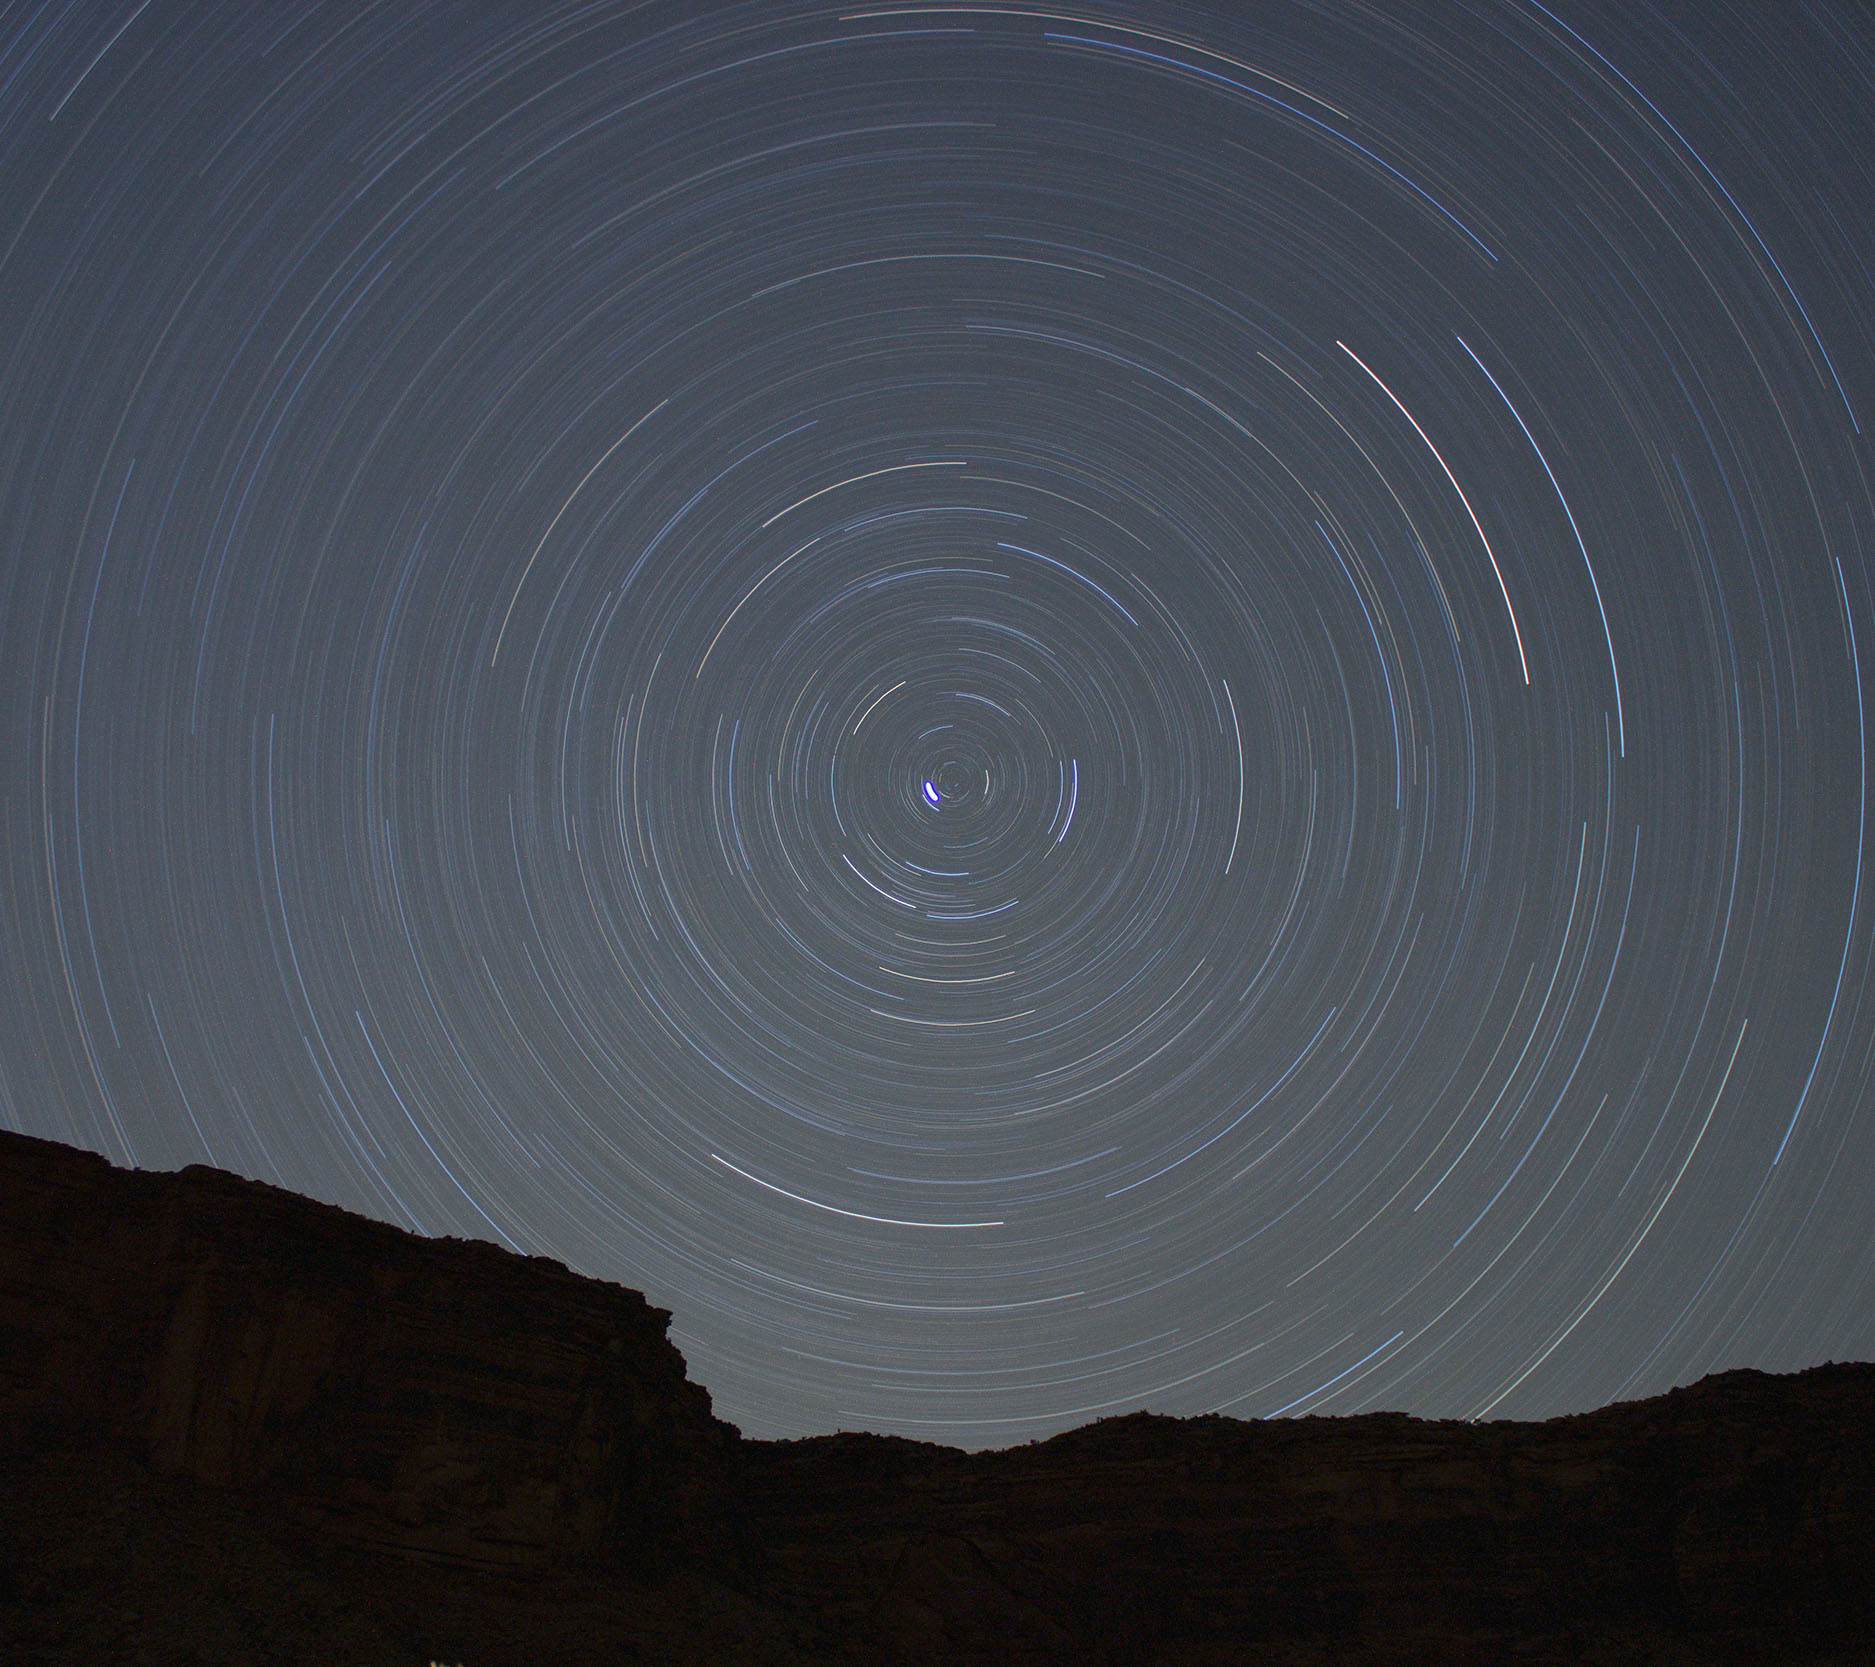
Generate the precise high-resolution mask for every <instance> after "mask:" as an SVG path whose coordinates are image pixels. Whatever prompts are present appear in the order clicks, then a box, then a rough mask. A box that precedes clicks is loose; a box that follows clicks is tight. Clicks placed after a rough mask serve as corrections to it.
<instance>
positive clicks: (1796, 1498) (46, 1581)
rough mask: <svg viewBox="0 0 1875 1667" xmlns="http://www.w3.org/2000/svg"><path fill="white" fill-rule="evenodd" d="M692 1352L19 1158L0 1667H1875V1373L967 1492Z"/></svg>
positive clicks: (134, 1186) (1326, 1427)
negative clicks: (687, 1369) (1072, 1666)
mask: <svg viewBox="0 0 1875 1667" xmlns="http://www.w3.org/2000/svg"><path fill="white" fill-rule="evenodd" d="M667 1320H668V1316H667V1315H665V1314H664V1313H662V1312H661V1311H659V1310H657V1309H653V1308H650V1307H648V1306H647V1305H646V1304H645V1302H644V1300H643V1299H642V1298H641V1297H640V1296H638V1295H637V1294H636V1293H633V1292H630V1291H624V1290H620V1289H618V1288H616V1287H612V1286H607V1285H603V1284H600V1283H598V1282H596V1281H592V1280H587V1279H581V1278H579V1277H577V1276H575V1275H573V1274H571V1273H569V1272H568V1271H567V1270H566V1269H565V1268H562V1267H560V1266H559V1265H558V1264H556V1263H551V1262H543V1261H538V1260H528V1259H524V1258H521V1257H516V1256H511V1255H508V1254H507V1253H505V1252H502V1251H499V1250H496V1249H494V1248H492V1247H490V1246H486V1245H478V1244H465V1243H460V1242H453V1241H430V1240H423V1239H418V1238H414V1237H413V1236H411V1235H409V1234H405V1233H401V1232H399V1231H397V1230H395V1229H393V1228H389V1227H384V1226H381V1225H378V1224H375V1223H371V1222H367V1221H363V1220H360V1219H358V1218H356V1217H352V1216H347V1215H345V1214H343V1213H342V1212H340V1211H336V1210H332V1209H329V1208H326V1207H324V1206H321V1205H317V1204H314V1203H311V1202H309V1201H307V1200H305V1199H301V1198H297V1197H294V1196H293V1195H291V1194H287V1193H282V1192H279V1191H277V1190H275V1189H272V1188H268V1187H263V1186H259V1185H256V1184H254V1183H251V1182H245V1181H240V1180H236V1179H234V1178H233V1177H230V1176H226V1175H220V1174H217V1173H214V1172H210V1171H206V1170H199V1169H197V1170H187V1171H184V1172H183V1173H182V1174H180V1175H176V1176H163V1175H141V1174H126V1173H124V1172H121V1171H118V1170H114V1169H112V1168H111V1167H110V1166H109V1165H108V1164H106V1163H104V1162H103V1160H101V1159H98V1158H95V1157H91V1156H88V1155H86V1154H82V1153H78V1152H74V1151H71V1150H69V1149H67V1148H63V1147H58V1146H52V1145H49V1144H47V1143H45V1142H39V1141H29V1140H25V1139H22V1138H21V1137H18V1136H8V1135H3V1134H0V1659H5V1660H7V1661H9V1662H10V1661H14V1660H18V1661H21V1662H28V1661H31V1662H41V1663H45V1664H46V1667H51V1664H53V1663H60V1664H62V1663H65V1662H79V1661H87V1662H88V1661H95V1660H104V1659H147V1660H151V1661H176V1662H181V1661H185V1660H193V1661H197V1662H212V1661H219V1660H236V1659H239V1660H242V1661H244V1662H245V1661H256V1662H258V1661H263V1660H278V1661H281V1662H283V1663H284V1662H287V1661H294V1662H303V1661H304V1660H306V1659H309V1658H311V1657H321V1658H333V1659H336V1658H338V1656H339V1655H340V1654H343V1655H344V1657H345V1658H346V1659H349V1660H355V1661H358V1662H360V1663H363V1662H366V1661H370V1662H384V1663H387V1664H388V1663H392V1662H410V1663H417V1664H421V1663H422V1662H425V1661H428V1660H431V1659H437V1660H448V1661H450V1662H457V1661H460V1662H462V1663H463V1664H464V1667H506V1664H513V1667H523V1664H526V1667H532V1664H534V1663H537V1662H543V1661H552V1662H554V1663H556V1667H560V1664H571V1663H578V1662H592V1663H601V1662H608V1663H609V1662H624V1661H636V1660H655V1661H662V1662H697V1663H705V1662H707V1663H719V1662H740V1661H746V1662H764V1663H794V1662H814V1663H834V1662H852V1663H871V1662H881V1663H884V1662H898V1663H906V1664H913V1663H940V1662H942V1663H978V1662H980V1663H990V1662H996V1663H1012V1662H1013V1663H1022V1662H1032V1663H1053V1662H1075V1663H1082V1662H1086V1663H1111V1664H1116V1667H1117V1664H1120V1663H1141V1664H1159V1663H1168V1664H1169V1663H1193V1664H1196V1663H1216V1664H1223V1663H1248V1662H1255V1663H1278V1662H1280V1663H1304V1662H1307V1663H1323V1664H1326V1663H1330V1662H1333V1663H1337V1664H1340V1663H1354V1664H1359V1663H1375V1664H1378V1663H1389V1664H1396V1663H1397V1664H1404V1663H1408V1662H1414V1663H1427V1664H1431V1663H1439V1664H1457V1663H1477V1664H1479V1667H1483V1664H1485V1663H1497V1662H1502V1661H1509V1660H1516V1661H1521V1662H1531V1663H1547V1662H1556V1663H1561V1662H1581V1661H1595V1662H1604V1663H1613V1662H1633V1663H1637V1664H1638V1663H1652V1662H1679V1663H1688V1664H1692V1663H1714V1664H1717V1663H1738V1664H1741V1667H1742V1664H1744V1663H1747V1662H1750V1663H1759V1662H1762V1663H1772V1662H1778V1663H1789V1662H1807V1663H1812V1664H1816V1667H1822V1664H1825V1663H1829V1664H1843V1667H1847V1664H1848V1663H1852V1662H1858V1663H1866V1662H1871V1661H1875V1644H1872V1643H1871V1641H1875V1366H1860V1365H1850V1366H1831V1367H1820V1368H1817V1369H1815V1370H1813V1371H1810V1372H1806V1373H1801V1374H1798V1375H1795V1376H1792V1377H1781V1378H1774V1377H1767V1376H1765V1375H1763V1374H1760V1373H1756V1372H1731V1373H1726V1374H1722V1375H1721V1376H1718V1377H1714V1378H1709V1379H1707V1380H1705V1381H1704V1382H1702V1383H1700V1384H1697V1385H1694V1386H1692V1387H1691V1388H1688V1389H1684V1390H1676V1391H1674V1392H1673V1393H1671V1394H1669V1395H1665V1396H1662V1397H1659V1398H1657V1399H1654V1400H1651V1401H1642V1402H1634V1403H1629V1404H1626V1405H1621V1406H1615V1407H1608V1408H1604V1409H1602V1410H1601V1411H1598V1412H1593V1413H1588V1414H1584V1415H1581V1416H1578V1417H1571V1418H1560V1419H1553V1420H1550V1421H1549V1422H1546V1423H1542V1424H1513V1423H1499V1424H1488V1425H1470V1424H1461V1423H1432V1422H1425V1421H1421V1420H1417V1419H1412V1418H1407V1417H1404V1416H1400V1415H1396V1414H1380V1415H1374V1416H1369V1417H1362V1418H1349V1419H1299V1420H1287V1421H1278V1422H1272V1423H1242V1422H1238V1421H1235V1420H1231V1419H1223V1418H1201V1419H1193V1420H1186V1421H1179V1420H1173V1419H1164V1418H1155V1417H1150V1416H1147V1415H1144V1414H1138V1415H1133V1416H1130V1417H1126V1418H1118V1419H1109V1420H1106V1421H1104V1422H1102V1423H1100V1424H1096V1425H1092V1426H1089V1427H1088V1428H1085V1429H1082V1430H1077V1431H1073V1432H1070V1433H1068V1434H1066V1435H1062V1436H1058V1437H1056V1438H1055V1439H1053V1440H1051V1441H1048V1442H1042V1443H1037V1444H1034V1445H1031V1446H1027V1447H1022V1448H1015V1449H1011V1450H1008V1451H1006V1452H1001V1453H980V1454H965V1453H962V1452H958V1451H956V1450H953V1449H949V1448H942V1447H934V1446H929V1445H925V1444H921V1443H916V1442H908V1441H902V1440H896V1439H891V1438H886V1437H878V1436H855V1435H842V1436H828V1437H817V1438H814V1439H812V1440H807V1441H797V1442H745V1441H741V1440H740V1439H739V1438H738V1437H737V1436H736V1434H735V1432H734V1431H733V1430H732V1429H730V1427H729V1426H727V1425H723V1424H720V1423H718V1422H717V1421H716V1420H714V1419H713V1418H712V1417H711V1416H710V1412H709V1400H708V1396H707V1395H706V1394H705V1393H704V1392H703V1391H702V1390H701V1389H699V1388H697V1387H696V1386H694V1385H691V1384H689V1383H688V1382H686V1381H685V1378H684V1375H683V1363H682V1360H681V1358H680V1357H679V1356H678V1354H677V1352H676V1351H675V1350H674V1349H673V1348H672V1347H671V1346H670V1345H669V1343H668V1342H667V1341H666V1340H665V1335H664V1333H665V1325H666V1322H667ZM243 1570H245V1571H248V1572H246V1573H241V1572H240V1571H243ZM282 1594H286V1595H285V1596H282ZM9 1605H10V1606H11V1607H9ZM113 1617H116V1619H115V1620H114V1619H113ZM126 1617H127V1618H126ZM283 1627H286V1628H287V1631H285V1632H283V1631H282V1630H281V1629H282V1628H283ZM113 1628H114V1629H115V1630H113ZM294 1628H297V1630H293V1629H294ZM289 1634H290V1636H289ZM210 1638H213V1639H230V1638H232V1639H240V1640H242V1642H241V1643H240V1644H239V1645H238V1647H237V1646H233V1645H223V1644H219V1643H211V1642H205V1641H204V1640H208V1639H210ZM269 1640H272V1642H271V1643H269ZM191 1652H193V1653H191Z"/></svg>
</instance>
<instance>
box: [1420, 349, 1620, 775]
mask: <svg viewBox="0 0 1875 1667" xmlns="http://www.w3.org/2000/svg"><path fill="white" fill-rule="evenodd" d="M1456 340H1457V342H1458V345H1459V346H1460V347H1462V348H1464V350H1465V351H1466V352H1467V353H1471V343H1470V342H1468V341H1466V340H1465V338H1464V337H1463V336H1459V337H1457V338H1456ZM1471 362H1472V363H1473V364H1474V365H1476V366H1477V367H1478V368H1479V369H1480V370H1481V371H1483V372H1484V377H1485V380H1486V381H1487V382H1489V383H1490V384H1491V386H1492V387H1494V388H1497V397H1498V398H1499V399H1501V400H1502V401H1503V402H1504V408H1505V410H1507V411H1509V412H1510V414H1511V415H1512V416H1513V417H1516V419H1517V426H1518V427H1519V428H1521V429H1522V430H1523V437H1524V438H1525V439H1526V440H1528V441H1529V442H1530V449H1531V450H1532V451H1533V452H1535V453H1536V460H1537V462H1539V463H1541V464H1542V465H1543V473H1544V474H1546V475H1548V476H1549V483H1550V485H1551V486H1554V487H1555V488H1556V501H1557V502H1558V503H1559V504H1561V505H1562V512H1563V514H1565V515H1567V516H1568V517H1569V530H1570V531H1571V532H1572V533H1574V534H1575V535H1576V548H1577V549H1578V550H1580V551H1581V552H1582V565H1583V566H1584V567H1586V568H1587V569H1588V573H1589V588H1590V589H1591V590H1593V591H1594V592H1595V611H1596V612H1597V613H1598V614H1600V615H1601V616H1602V641H1603V642H1605V643H1606V644H1607V645H1608V670H1609V673H1610V674H1611V675H1612V676H1613V678H1614V680H1615V737H1616V740H1617V742H1618V743H1619V746H1620V750H1621V756H1622V757H1623V758H1626V757H1627V756H1628V727H1627V723H1626V721H1625V720H1624V719H1623V717H1622V715H1621V668H1620V667H1619V666H1618V665H1616V664H1615V639H1614V634H1613V633H1612V632H1611V631H1610V630H1609V629H1608V610H1607V609H1606V608H1604V607H1603V606H1602V587H1601V584H1600V581H1598V580H1597V579H1596V577H1595V564H1594V563H1593V562H1592V561H1590V560H1589V547H1588V546H1587V545H1586V544H1584V543H1583V542H1582V529H1581V528H1580V527H1578V526H1577V525H1576V518H1575V512H1574V511H1573V510H1571V509H1570V507H1569V500H1568V499H1567V498H1565V497H1564V496H1563V489H1562V487H1561V486H1560V485H1558V484H1557V480H1556V471H1555V470H1554V469H1552V468H1551V467H1550V466H1549V459H1548V458H1547V457H1545V456H1544V455H1543V448H1542V447H1541V446H1539V445H1538V444H1537V443H1536V436H1535V435H1534V434H1532V433H1531V432H1530V425H1529V424H1528V423H1527V422H1525V421H1524V420H1523V417H1522V416H1521V415H1520V414H1519V412H1518V410H1517V407H1516V406H1514V405H1512V404H1511V402H1510V395H1509V394H1507V393H1505V392H1504V390H1503V389H1502V388H1501V387H1498V381H1497V378H1496V377H1495V376H1493V375H1492V374H1491V372H1490V370H1489V369H1488V368H1487V367H1486V365H1485V362H1484V361H1483V360H1482V359H1480V358H1479V357H1478V355H1477V354H1475V353H1471Z"/></svg>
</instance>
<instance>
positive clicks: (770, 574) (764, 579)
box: [692, 506, 1566, 727]
mask: <svg viewBox="0 0 1875 1667" xmlns="http://www.w3.org/2000/svg"><path fill="white" fill-rule="evenodd" d="M1565 507H1566V506H1565ZM819 542H820V534H819V533H815V534H814V536H813V537H812V538H810V539H809V540H808V541H807V542H806V543H805V544H803V545H802V546H801V550H811V549H813V547H814V546H815V545H816V544H818V543H819ZM801 550H793V551H790V552H789V553H788V554H787V555H785V556H783V557H782V558H781V560H780V561H778V562H776V563H775V565H774V566H773V567H771V568H770V569H769V570H768V571H767V572H766V573H764V574H763V575H762V576H761V578H759V579H757V580H756V581H755V583H754V584H752V585H750V586H749V588H748V590H747V591H745V592H744V593H743V597H742V601H741V602H738V603H737V604H736V605H735V606H734V607H733V608H731V609H730V610H729V612H728V613H727V614H726V615H724V617H723V622H722V624H721V625H719V626H717V627H716V635H715V636H713V637H711V638H710V646H709V647H708V648H706V649H704V651H703V658H702V659H701V660H699V661H698V662H697V669H696V671H695V672H694V673H693V677H692V680H693V681H694V679H695V678H697V677H701V676H702V675H703V668H704V667H705V666H706V665H708V664H709V660H710V656H711V655H712V654H713V653H715V652H716V645H717V643H718V642H719V641H720V640H721V639H722V635H723V633H724V632H725V631H727V630H728V629H729V622H730V620H732V619H734V618H735V617H736V615H737V614H739V613H741V612H742V607H743V603H745V602H747V601H748V599H749V598H750V597H751V596H753V595H754V594H755V593H756V592H757V591H758V590H760V589H761V588H762V586H763V585H765V584H767V583H768V581H769V580H770V579H772V578H774V576H775V575H776V574H777V573H779V572H780V571H781V570H782V569H783V568H784V567H786V566H787V565H788V563H789V562H791V561H793V560H794V558H795V557H796V556H798V555H799V554H800V553H801ZM903 686H904V685H902V684H901V685H900V687H901V688H902V687H903ZM855 727H857V726H855Z"/></svg>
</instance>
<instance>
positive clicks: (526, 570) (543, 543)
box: [488, 399, 670, 666]
mask: <svg viewBox="0 0 1875 1667" xmlns="http://www.w3.org/2000/svg"><path fill="white" fill-rule="evenodd" d="M668 404H670V401H669V400H668V399H661V400H659V401H658V402H657V404H656V405H654V406H652V407H651V409H650V410H649V411H647V412H646V413H645V414H644V415H643V416H642V417H640V418H639V419H638V420H637V421H636V422H635V423H633V424H632V425H631V427H630V428H628V429H626V430H625V432H624V433H623V434H621V435H620V436H619V437H618V438H617V439H616V440H614V441H613V442H612V444H611V445H609V446H607V447H606V449H605V450H604V452H602V453H601V454H600V457H599V462H598V463H595V464H594V465H593V466H592V467H591V468H590V469H588V470H587V471H586V472H585V474H583V475H581V476H580V477H579V485H578V486H576V487H574V488H573V490H572V491H571V492H569V493H567V495H566V502H565V503H563V504H562V505H561V506H560V507H559V508H558V509H557V510H555V511H554V512H553V519H552V520H551V521H549V522H548V523H547V530H546V531H545V532H544V533H542V534H541V535H540V542H539V543H538V544H536V545H535V546H534V553H533V554H532V555H531V556H529V557H528V558H527V565H526V566H525V567H523V568H522V569H521V576H520V578H518V579H517V580H515V582H514V594H513V595H512V596H510V597H509V598H508V611H507V612H506V613H505V614H503V615H502V616H501V629H500V630H499V631H497V632H496V633H495V646H494V647H493V648H492V649H490V650H489V654H488V663H489V664H490V665H491V666H492V665H493V664H494V663H495V659H496V656H498V655H499V654H500V653H501V639H502V638H503V637H505V636H506V635H507V634H508V621H509V620H511V619H512V618H514V606H515V604H516V603H517V602H519V601H520V600H521V591H522V589H523V587H524V586H525V585H526V584H527V576H528V574H530V573H532V572H533V571H534V563H535V562H537V561H539V560H540V553H541V551H542V550H544V549H546V547H547V540H548V539H550V538H551V537H553V529H554V528H555V527H557V526H559V524H560V517H561V516H562V515H564V514H566V512H567V511H568V510H569V509H571V508H572V507H573V500H574V499H575V498H577V497H578V496H579V495H580V493H581V492H582V491H584V490H585V487H586V482H587V481H589V480H591V479H592V477H593V476H594V475H596V474H598V472H599V468H600V465H601V464H603V463H604V462H605V460H606V459H607V458H608V457H610V456H611V455H612V454H613V453H614V452H615V451H617V450H618V449H619V447H620V446H622V445H624V444H625V442H626V441H627V440H629V439H630V438H631V437H632V436H633V435H634V434H636V433H637V432H638V430H639V429H641V428H643V427H644V425H645V424H646V423H648V422H649V421H650V420H651V419H652V418H653V417H655V416H656V415H657V414H658V413H659V412H660V411H662V410H663V409H664V407H665V406H667V405H668Z"/></svg>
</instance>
